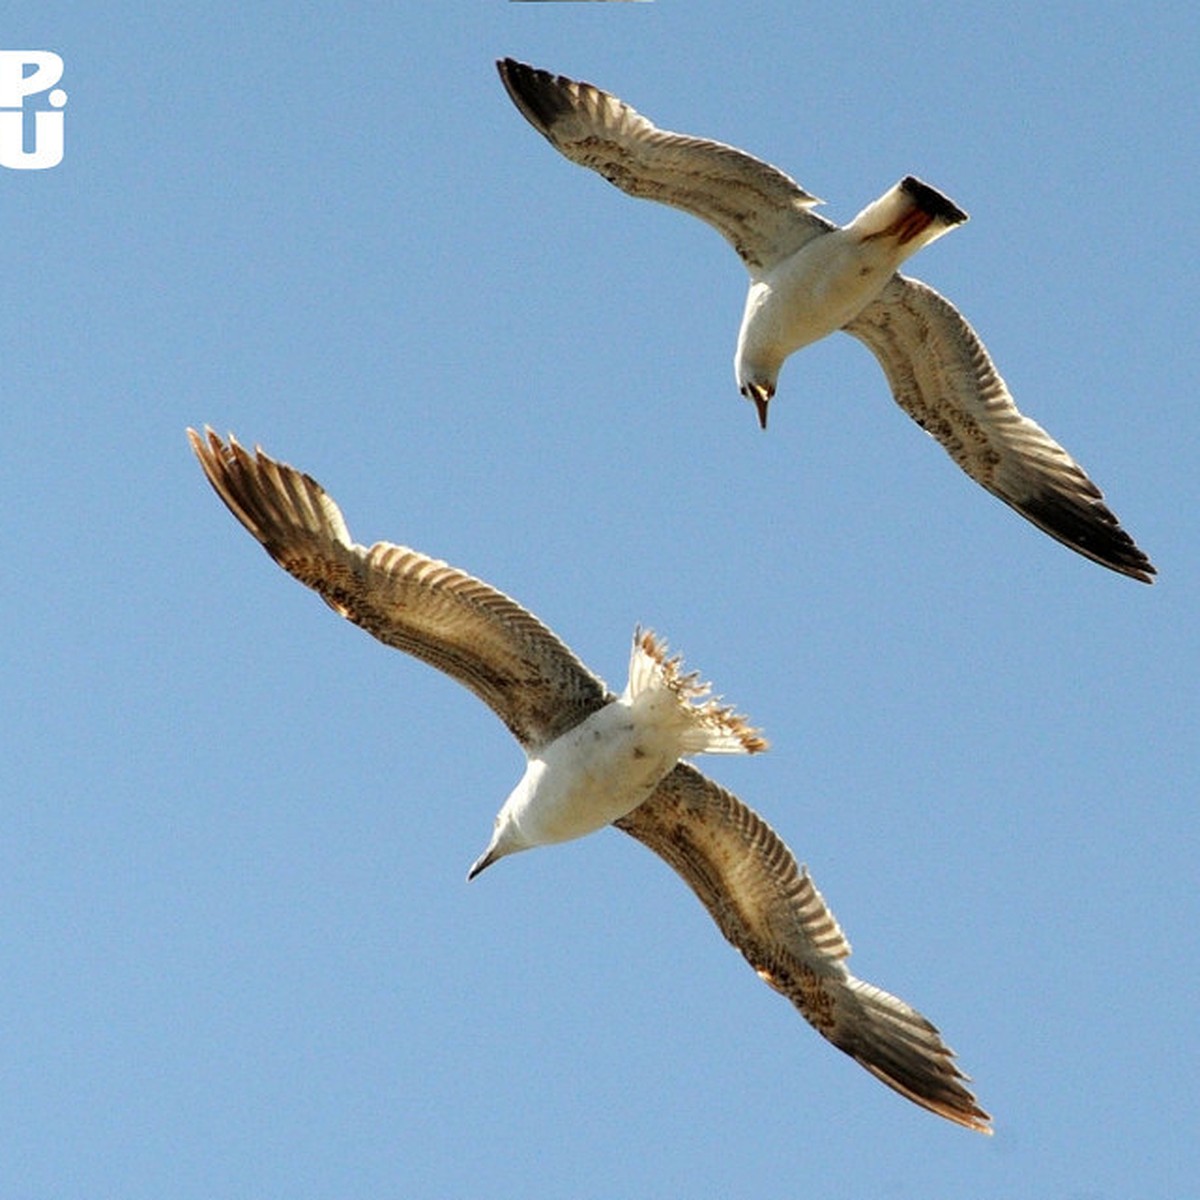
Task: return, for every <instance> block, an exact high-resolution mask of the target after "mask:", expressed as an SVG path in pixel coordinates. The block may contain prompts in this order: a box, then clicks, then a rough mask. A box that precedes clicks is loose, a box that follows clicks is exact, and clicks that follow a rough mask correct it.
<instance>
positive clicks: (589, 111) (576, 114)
mask: <svg viewBox="0 0 1200 1200" xmlns="http://www.w3.org/2000/svg"><path fill="white" fill-rule="evenodd" d="M496 65H497V68H498V69H499V71H500V78H501V79H502V80H503V81H504V86H505V87H506V88H507V89H508V94H509V95H510V96H511V97H512V100H513V103H514V104H516V106H517V108H519V109H520V110H521V112H522V113H523V114H524V116H525V117H526V119H527V120H528V121H529V123H530V124H531V125H532V126H533V127H534V128H535V129H536V130H537V131H538V132H539V133H541V134H542V135H543V136H544V137H545V138H546V139H547V141H549V142H550V144H551V145H552V146H554V148H555V149H556V150H558V151H560V152H561V153H562V154H564V155H565V156H566V157H567V158H569V159H570V160H571V161H572V162H575V163H578V164H579V165H580V166H583V167H588V168H589V169H590V170H593V171H596V172H598V173H599V174H600V175H603V176H604V178H605V179H607V180H608V181H609V183H612V184H614V185H615V186H617V187H619V188H620V189H621V190H622V191H624V192H628V193H629V194H630V195H631V196H638V197H641V198H643V199H646V200H657V201H658V202H659V203H661V204H669V205H671V206H672V207H674V208H681V209H683V210H684V211H685V212H689V213H691V214H692V215H693V216H696V217H699V218H700V219H701V220H702V221H706V222H707V223H708V224H709V225H711V226H713V228H714V229H716V230H717V232H718V233H720V234H721V236H722V237H723V238H725V240H726V241H727V242H728V243H729V244H730V245H731V246H732V247H733V248H734V250H736V251H737V253H738V256H739V257H740V258H741V259H742V260H743V261H744V262H745V264H746V266H747V267H748V268H749V269H750V270H751V271H752V272H758V271H762V270H765V269H767V268H769V267H771V266H773V265H774V264H775V263H777V262H780V261H782V260H783V259H784V258H787V257H788V256H789V255H790V254H792V253H793V252H794V251H796V250H798V249H799V248H800V247H801V246H802V245H803V244H804V243H805V242H807V241H808V240H809V239H810V238H812V237H814V236H815V235H816V234H818V233H822V232H824V231H826V230H828V229H832V228H833V226H832V225H831V224H830V222H828V221H826V220H824V218H822V217H819V216H817V215H816V214H815V213H813V212H812V211H810V210H811V208H812V206H813V205H814V204H819V203H820V201H819V200H817V199H816V197H815V196H811V195H809V193H808V192H806V191H805V190H804V189H803V188H802V187H801V186H800V185H799V184H798V183H796V181H795V180H794V179H792V178H790V177H789V176H788V175H785V174H784V173H783V172H782V171H780V170H778V169H777V168H776V167H773V166H771V165H770V164H769V163H765V162H763V161H762V160H761V159H757V158H755V157H754V156H753V155H750V154H747V153H746V152H745V151H743V150H738V149H737V148H736V147H734V146H727V145H725V144H724V143H722V142H714V141H709V140H707V139H705V138H696V137H689V136H687V135H686V134H680V133H671V132H670V131H669V130H665V129H658V128H657V127H656V126H654V125H653V124H652V123H651V122H650V121H648V120H647V119H646V118H645V117H643V116H642V115H641V114H640V113H638V112H637V110H636V109H633V108H631V107H630V106H629V105H628V104H625V103H624V102H623V101H621V100H619V99H617V97H616V96H612V95H610V94H609V93H608V92H603V91H601V90H600V89H599V88H597V87H594V86H593V85H592V84H590V83H581V82H579V81H577V80H574V79H568V78H566V77H565V76H563V75H552V74H551V73H550V72H549V71H542V70H539V69H537V68H536V67H530V66H527V65H526V64H525V63H520V62H517V61H515V60H514V59H511V58H506V59H502V60H501V61H499V62H498V63H497V64H496Z"/></svg>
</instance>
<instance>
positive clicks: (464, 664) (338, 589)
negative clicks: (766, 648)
mask: <svg viewBox="0 0 1200 1200" xmlns="http://www.w3.org/2000/svg"><path fill="white" fill-rule="evenodd" d="M188 437H189V438H190V439H191V443H192V449H193V450H195V452H196V456H197V458H199V460H200V465H201V466H202V467H203V468H204V473H205V475H207V476H208V481H209V483H211V484H212V486H213V488H214V489H215V490H216V493H217V495H218V496H220V497H221V499H222V500H223V501H224V502H225V504H226V506H227V507H228V509H229V511H230V512H232V513H233V515H234V516H235V517H237V519H238V520H239V521H241V523H242V524H243V525H244V526H245V527H246V529H247V530H249V532H250V533H251V534H253V535H254V537H256V538H257V539H258V540H259V542H261V543H262V545H263V547H264V548H265V550H266V551H267V553H268V554H269V555H270V556H271V557H272V558H273V559H274V560H275V561H276V562H277V563H278V564H279V565H280V566H281V567H282V568H283V569H284V570H285V571H287V572H288V573H289V574H290V575H293V576H295V578H297V579H298V580H300V582H301V583H303V584H305V585H307V586H308V587H310V588H312V589H313V590H314V591H315V592H317V593H319V594H320V596H321V598H322V599H323V600H324V601H325V602H326V603H327V604H328V605H329V606H330V607H331V608H332V609H333V610H334V611H335V612H337V613H339V614H340V615H341V616H343V617H345V618H346V619H347V620H349V621H353V622H354V623H355V624H356V625H361V626H362V628H363V629H365V630H366V631H367V632H368V633H370V634H372V635H373V636H374V637H377V638H378V639H379V640H380V641H381V642H384V643H386V644H387V645H389V646H394V647H395V648H396V649H397V650H403V651H405V653H407V654H412V655H414V656H415V657H416V658H419V659H422V660H423V661H424V662H427V663H429V664H430V665H431V666H434V667H437V669H438V670H439V671H444V672H445V673H446V674H447V675H449V676H450V677H451V678H453V679H456V680H458V682H459V683H461V684H463V685H464V686H466V687H468V688H470V689H471V691H473V692H474V693H475V695H477V696H478V697H479V698H480V699H481V700H482V701H483V702H484V703H485V704H487V705H488V707H489V708H491V709H492V710H493V711H494V712H495V713H496V715H497V716H498V717H499V718H500V719H501V720H502V721H503V722H504V723H505V725H507V726H508V728H509V729H510V730H511V731H512V734H513V736H514V737H515V738H516V739H517V741H519V742H520V743H521V745H522V746H524V747H525V748H526V749H527V750H529V749H536V748H537V747H539V746H543V745H545V744H546V743H547V742H550V741H553V740H554V739H555V738H556V737H558V736H559V735H560V734H562V733H565V732H566V731H567V730H568V729H572V728H574V726H576V725H578V724H579V722H581V721H582V720H584V719H585V718H586V717H587V716H588V715H589V714H591V713H593V712H595V711H596V710H597V709H599V708H602V707H603V706H604V705H605V704H606V703H608V701H609V700H611V699H612V697H611V696H610V695H609V693H608V692H607V690H606V689H605V687H604V684H603V683H602V682H601V680H600V679H598V678H597V677H596V676H595V675H593V674H592V673H591V672H590V671H589V670H588V669H587V668H586V667H585V666H584V665H583V664H582V663H581V662H580V661H579V659H578V658H576V657H575V655H574V654H572V653H571V651H570V650H569V649H568V648H567V647H566V646H565V645H564V644H563V643H562V642H561V641H560V640H559V639H558V638H557V637H555V635H554V634H553V633H551V632H550V630H549V629H547V628H546V626H545V625H543V624H542V623H541V621H539V620H538V619H537V617H535V616H534V615H533V614H532V613H530V612H528V611H526V610H525V609H524V608H522V607H521V606H520V605H519V604H518V603H517V602H516V601H515V600H512V599H510V598H509V597H508V596H506V595H504V594H503V593H502V592H499V591H497V590H496V589H495V588H493V587H490V586H489V585H488V584H486V583H483V582H482V581H480V580H478V579H475V578H473V577H472V576H470V575H467V574H466V573H465V572H463V571H459V570H456V569H455V568H454V567H451V566H447V564H446V563H444V562H439V561H438V560H437V559H434V558H428V557H426V556H425V555H424V554H420V553H418V552H417V551H416V550H410V549H408V548H407V547H405V546H393V545H392V544H391V543H389V542H376V543H375V545H374V546H372V547H371V548H370V549H367V548H366V547H365V546H360V545H357V544H356V543H354V542H353V541H352V540H351V537H350V533H349V530H348V529H347V528H346V523H345V521H344V520H343V519H342V514H341V512H340V511H339V509H338V507H337V505H336V504H335V503H334V502H333V500H332V499H330V497H329V496H327V495H326V494H325V491H324V489H323V488H322V487H321V485H320V484H319V483H317V482H316V481H315V480H313V479H312V478H310V477H309V476H308V475H305V474H303V473H302V472H300V471H297V470H295V469H294V468H292V467H289V466H286V465H285V464H283V463H279V462H276V461H275V460H274V459H272V458H268V457H267V455H265V454H264V453H263V452H262V451H261V450H259V451H257V452H256V453H255V454H253V455H252V454H250V453H249V452H248V451H247V450H245V449H243V448H242V447H241V446H240V445H238V443H237V441H236V440H235V439H234V438H232V437H230V439H229V444H228V445H225V444H224V443H223V442H222V441H221V439H220V438H219V437H218V436H217V435H216V434H215V433H213V432H212V430H208V431H207V440H206V439H204V438H201V437H200V435H199V434H197V433H196V432H195V431H194V430H191V429H189V430H188Z"/></svg>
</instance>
